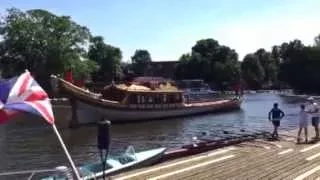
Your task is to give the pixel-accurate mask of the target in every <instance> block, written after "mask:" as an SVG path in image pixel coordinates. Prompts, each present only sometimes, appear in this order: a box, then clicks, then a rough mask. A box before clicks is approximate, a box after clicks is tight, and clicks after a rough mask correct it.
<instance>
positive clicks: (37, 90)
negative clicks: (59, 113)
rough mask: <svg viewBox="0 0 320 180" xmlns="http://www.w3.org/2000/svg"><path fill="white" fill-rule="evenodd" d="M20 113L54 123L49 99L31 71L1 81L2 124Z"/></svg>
mask: <svg viewBox="0 0 320 180" xmlns="http://www.w3.org/2000/svg"><path fill="white" fill-rule="evenodd" d="M19 112H26V113H31V114H35V115H38V116H41V117H43V118H44V119H45V120H46V121H47V122H48V123H50V124H53V123H54V116H53V112H52V106H51V103H50V100H49V97H48V95H47V93H46V92H45V91H44V90H43V89H42V88H41V87H40V86H39V84H38V83H37V82H36V81H35V80H34V79H33V77H32V76H31V74H30V72H29V71H26V72H25V73H23V74H21V75H20V76H19V77H13V78H11V79H7V80H2V81H0V124H1V123H4V122H6V121H7V120H9V119H11V118H12V117H13V116H15V115H17V114H18V113H19Z"/></svg>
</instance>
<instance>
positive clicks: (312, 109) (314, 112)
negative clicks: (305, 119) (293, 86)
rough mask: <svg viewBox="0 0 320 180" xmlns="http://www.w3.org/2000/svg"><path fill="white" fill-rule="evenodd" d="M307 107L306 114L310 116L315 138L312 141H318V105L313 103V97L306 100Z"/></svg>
mask: <svg viewBox="0 0 320 180" xmlns="http://www.w3.org/2000/svg"><path fill="white" fill-rule="evenodd" d="M308 101H309V106H308V109H307V112H308V113H309V115H310V116H311V124H312V126H313V127H314V131H315V134H316V136H315V137H314V139H316V140H319V114H318V113H319V107H318V104H317V103H315V102H314V99H313V97H309V98H308Z"/></svg>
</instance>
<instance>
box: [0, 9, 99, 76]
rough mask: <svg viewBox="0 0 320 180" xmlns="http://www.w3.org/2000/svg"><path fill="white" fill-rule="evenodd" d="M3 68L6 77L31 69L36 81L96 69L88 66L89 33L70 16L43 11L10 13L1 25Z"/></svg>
mask: <svg viewBox="0 0 320 180" xmlns="http://www.w3.org/2000/svg"><path fill="white" fill-rule="evenodd" d="M0 35H1V36H2V38H3V40H2V41H1V42H0V64H1V69H2V71H3V72H2V73H3V75H4V76H13V75H16V74H18V73H21V72H23V71H24V70H25V69H29V70H30V71H31V72H32V73H33V74H34V75H35V76H36V77H37V78H40V77H43V78H47V77H48V75H50V74H58V73H62V72H64V71H65V70H67V69H73V70H74V71H75V73H76V74H86V73H89V72H91V71H93V70H96V69H97V66H96V64H95V63H93V62H88V61H89V60H88V59H87V55H86V51H85V46H86V44H87V43H88V42H89V38H90V32H89V30H88V28H86V27H85V26H81V25H79V24H77V23H75V22H74V21H72V20H71V18H70V17H68V16H57V15H54V14H52V13H50V12H48V11H45V10H41V9H34V10H29V11H26V12H23V11H20V10H19V9H15V8H12V9H9V10H8V14H7V15H6V16H5V17H3V19H2V20H1V25H0Z"/></svg>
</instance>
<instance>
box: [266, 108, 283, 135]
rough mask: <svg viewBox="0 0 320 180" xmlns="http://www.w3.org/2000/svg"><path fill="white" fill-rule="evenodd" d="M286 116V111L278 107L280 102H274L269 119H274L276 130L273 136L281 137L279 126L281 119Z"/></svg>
mask: <svg viewBox="0 0 320 180" xmlns="http://www.w3.org/2000/svg"><path fill="white" fill-rule="evenodd" d="M283 117H284V112H283V111H282V110H281V109H279V108H278V103H274V104H273V108H272V109H271V111H270V112H269V121H272V124H273V127H274V130H273V133H272V138H276V139H278V138H279V135H278V127H279V126H280V120H281V119H282V118H283Z"/></svg>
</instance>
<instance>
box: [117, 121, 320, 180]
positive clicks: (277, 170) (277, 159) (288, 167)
mask: <svg viewBox="0 0 320 180" xmlns="http://www.w3.org/2000/svg"><path fill="white" fill-rule="evenodd" d="M309 132H310V135H311V136H310V137H312V136H313V135H314V133H313V131H312V128H311V127H309ZM296 133H297V130H296V129H295V130H291V131H282V132H280V141H269V140H267V139H256V140H254V141H250V142H243V143H241V144H239V145H233V146H230V147H226V148H222V149H218V150H215V151H209V152H206V153H202V154H198V155H194V156H190V157H185V158H181V159H177V160H174V161H168V162H165V163H162V164H158V165H155V166H152V167H147V168H143V169H138V170H134V171H131V172H127V173H123V174H119V175H116V176H113V177H111V179H115V180H126V179H133V180H138V179H148V180H156V179H157V180H158V179H184V180H187V179H190V180H191V179H290V180H292V179H295V180H302V179H304V178H308V179H315V178H317V177H319V176H320V166H319V164H318V161H319V160H320V153H319V150H320V143H316V142H314V143H310V144H299V145H298V144H296V141H295V138H296Z"/></svg>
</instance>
